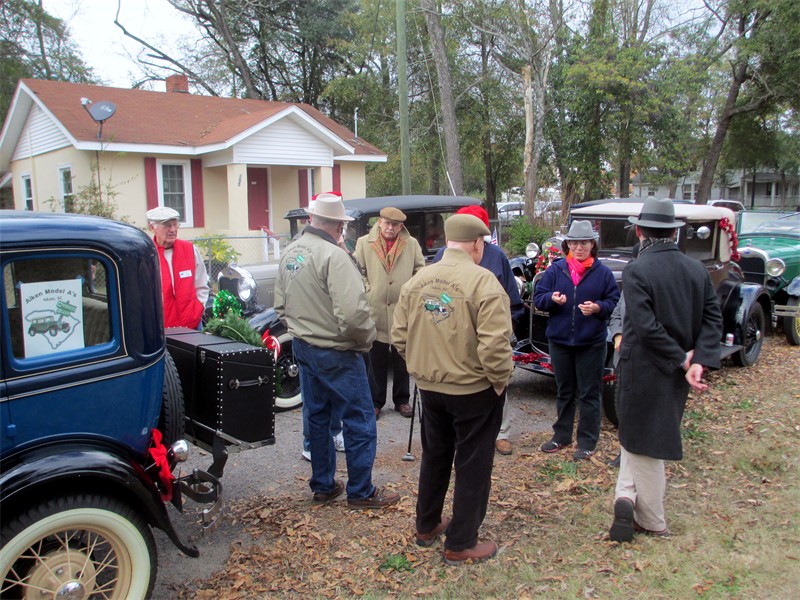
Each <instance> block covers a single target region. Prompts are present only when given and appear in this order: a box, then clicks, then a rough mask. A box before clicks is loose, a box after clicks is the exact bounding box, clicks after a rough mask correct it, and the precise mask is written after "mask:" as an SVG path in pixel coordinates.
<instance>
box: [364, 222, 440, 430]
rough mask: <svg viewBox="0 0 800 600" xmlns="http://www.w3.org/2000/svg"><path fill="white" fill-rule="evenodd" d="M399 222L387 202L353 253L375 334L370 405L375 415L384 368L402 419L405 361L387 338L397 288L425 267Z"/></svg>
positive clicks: (406, 411) (382, 396)
mask: <svg viewBox="0 0 800 600" xmlns="http://www.w3.org/2000/svg"><path fill="white" fill-rule="evenodd" d="M405 220H406V215H405V214H403V211H401V210H399V209H397V208H394V207H391V206H387V207H386V208H384V209H383V210H381V212H380V216H379V217H378V221H377V223H375V225H374V226H373V227H372V229H371V230H370V232H369V233H368V234H367V235H365V236H362V237H360V238H358V241H357V242H356V249H355V254H354V256H355V259H356V261H358V264H359V266H360V267H361V273H362V275H363V276H364V281H365V284H366V287H367V298H368V301H369V310H370V313H371V314H372V318H373V319H374V320H375V329H376V330H377V332H378V337H377V338H376V340H375V341H374V342H373V344H372V350H370V352H369V360H370V364H371V368H372V372H373V375H374V377H375V389H373V390H372V394H373V396H372V405H373V407H374V409H375V418H376V419H377V418H378V417H379V416H380V413H381V409H382V408H383V407H384V405H385V404H386V395H387V393H386V390H387V380H388V375H389V369H391V371H392V401H393V402H394V409H395V410H396V411H398V412H399V413H400V414H401V415H403V416H404V417H410V416H411V405H410V404H409V402H408V398H409V385H408V369H407V368H406V361H405V360H403V357H402V356H400V354H399V353H398V352H397V350H396V349H395V348H394V347H393V346H391V341H392V340H391V339H390V337H389V336H390V332H391V329H392V315H393V314H394V307H395V305H396V304H397V299H398V298H399V297H400V288H401V287H403V284H404V283H405V282H406V281H408V280H409V279H411V277H412V276H413V275H414V274H415V273H416V272H417V271H419V270H420V269H421V268H422V267H424V266H425V258H424V257H423V256H422V249H421V248H420V246H419V242H417V240H416V238H414V237H413V236H411V235H410V234H409V233H408V231H407V230H406V228H405V225H404V224H403V223H405Z"/></svg>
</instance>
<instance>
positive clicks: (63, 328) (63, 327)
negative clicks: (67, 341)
mask: <svg viewBox="0 0 800 600" xmlns="http://www.w3.org/2000/svg"><path fill="white" fill-rule="evenodd" d="M61 331H63V332H64V333H69V323H62V324H61Z"/></svg>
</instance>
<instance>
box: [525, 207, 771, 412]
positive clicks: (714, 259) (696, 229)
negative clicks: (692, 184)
mask: <svg viewBox="0 0 800 600" xmlns="http://www.w3.org/2000/svg"><path fill="white" fill-rule="evenodd" d="M641 207H642V203H641V202H635V201H631V200H609V201H595V202H588V203H586V204H583V205H576V206H575V207H573V208H572V210H571V211H570V222H572V221H573V220H575V219H586V220H589V221H591V222H592V225H593V227H594V229H595V231H597V232H598V233H599V235H600V237H599V241H598V246H599V253H598V255H599V259H600V260H601V261H603V263H604V264H605V265H606V266H608V267H609V268H610V269H611V270H612V271H613V272H614V275H615V277H616V279H617V283H618V284H619V285H620V289H622V287H623V286H622V270H623V269H624V268H625V265H627V264H628V262H630V260H631V259H632V256H633V246H634V244H635V243H636V241H637V240H636V238H635V232H634V230H633V228H632V227H630V223H629V221H628V217H630V216H636V215H638V214H639V212H640V210H641ZM675 217H676V219H678V220H681V221H684V222H685V223H686V226H685V227H682V228H681V229H679V230H678V240H677V241H678V246H679V247H680V249H681V251H682V252H684V253H685V254H687V255H688V256H691V257H694V258H696V259H697V260H699V261H700V262H702V263H703V265H705V267H706V269H707V270H708V273H709V275H710V276H711V281H712V283H713V284H714V288H715V289H716V292H717V297H718V298H719V302H720V306H721V308H722V317H723V332H722V338H721V339H720V351H721V354H722V356H723V358H725V357H731V358H732V360H733V361H734V363H735V364H737V365H740V366H748V365H752V364H754V363H755V362H756V360H758V356H759V354H760V352H761V345H762V343H763V336H764V335H765V333H766V332H767V327H768V324H769V322H770V315H771V302H770V298H769V294H768V293H767V290H766V289H765V288H764V287H763V286H762V285H759V284H757V283H751V282H748V281H746V280H745V276H744V274H743V272H742V269H741V268H740V267H739V265H738V264H737V263H736V261H734V260H732V257H733V256H736V254H735V253H736V248H735V247H734V236H733V233H734V228H735V217H734V215H733V212H731V211H730V210H729V209H727V208H721V207H714V206H697V205H694V204H685V203H679V202H676V203H675ZM560 247H561V238H560V237H555V238H552V239H550V240H548V241H547V242H546V243H545V248H544V249H543V250H542V251H540V250H539V249H538V248H533V249H532V251H531V252H530V254H531V255H532V257H531V258H529V259H528V261H527V262H526V264H525V265H524V266H520V265H516V270H517V271H518V272H522V271H524V270H525V269H527V271H528V275H529V277H531V278H532V286H533V287H535V285H536V282H537V281H538V279H539V278H540V277H541V271H539V272H536V271H537V269H536V265H537V261H539V257H540V255H541V254H542V253H544V254H545V255H547V254H551V253H560ZM542 263H546V261H542V262H540V263H539V265H540V269H541V267H543V266H544V265H543V264H542ZM547 318H548V315H547V313H543V312H541V311H537V310H535V309H533V308H532V309H531V319H530V327H529V335H528V339H526V340H523V341H522V342H521V343H520V344H518V345H517V347H516V350H515V357H514V358H515V361H516V363H517V365H518V366H519V367H520V368H523V369H527V370H531V371H534V372H536V373H540V374H543V375H549V376H552V374H553V372H552V368H551V365H550V356H549V352H548V340H547V336H546V334H545V330H546V328H547ZM612 354H613V347H612V346H611V342H610V341H609V352H608V363H607V368H606V376H605V384H606V385H605V389H604V397H603V408H604V412H605V414H606V416H607V417H608V419H609V420H610V421H611V422H613V423H614V424H616V409H615V403H614V397H615V393H616V387H615V377H614V372H613V368H612V362H611V358H612Z"/></svg>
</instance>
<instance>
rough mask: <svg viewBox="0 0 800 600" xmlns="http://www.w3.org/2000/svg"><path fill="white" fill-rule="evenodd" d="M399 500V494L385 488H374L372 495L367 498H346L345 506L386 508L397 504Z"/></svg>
mask: <svg viewBox="0 0 800 600" xmlns="http://www.w3.org/2000/svg"><path fill="white" fill-rule="evenodd" d="M399 501H400V494H395V493H394V492H390V491H388V490H386V489H379V488H375V491H374V492H373V494H372V496H370V497H369V498H358V499H356V500H351V499H349V498H348V499H347V506H348V507H349V508H357V509H362V508H386V507H387V506H391V505H392V504H397V503H398V502H399Z"/></svg>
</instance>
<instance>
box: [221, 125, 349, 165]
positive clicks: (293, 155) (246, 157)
mask: <svg viewBox="0 0 800 600" xmlns="http://www.w3.org/2000/svg"><path fill="white" fill-rule="evenodd" d="M233 162H235V163H242V164H248V165H285V166H299V167H314V166H327V167H332V166H333V152H332V149H331V148H330V147H329V146H327V145H325V143H324V142H323V141H321V140H320V139H319V138H318V137H317V136H314V135H312V134H311V133H309V132H308V131H306V130H305V129H303V128H302V127H299V126H298V125H297V124H296V123H292V122H291V121H290V120H288V119H284V120H281V121H279V122H277V123H273V124H272V125H270V126H269V127H267V128H265V129H262V130H261V131H259V132H258V133H256V134H254V135H252V136H250V137H248V138H247V139H245V140H242V141H241V142H239V143H238V144H236V146H235V147H234V150H233Z"/></svg>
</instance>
